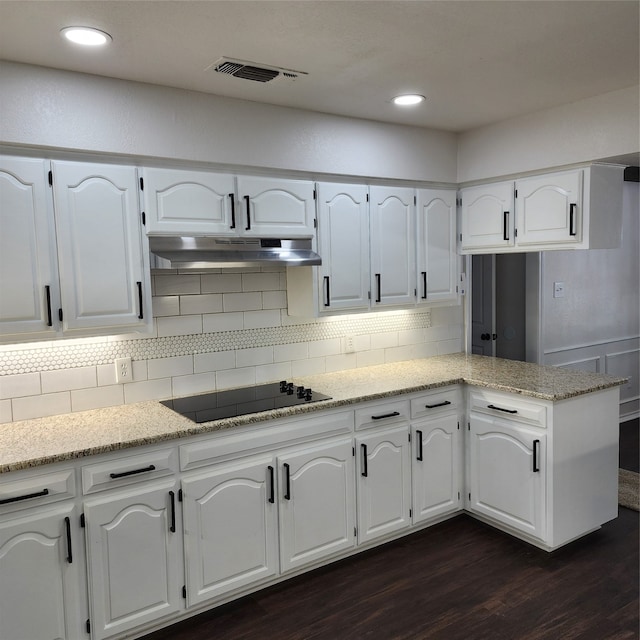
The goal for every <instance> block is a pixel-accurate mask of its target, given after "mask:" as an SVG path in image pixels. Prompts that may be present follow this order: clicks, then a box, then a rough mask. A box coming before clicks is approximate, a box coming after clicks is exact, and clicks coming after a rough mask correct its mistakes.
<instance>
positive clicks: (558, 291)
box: [553, 282, 564, 298]
mask: <svg viewBox="0 0 640 640" xmlns="http://www.w3.org/2000/svg"><path fill="white" fill-rule="evenodd" d="M553 297H554V298H564V282H554V283H553Z"/></svg>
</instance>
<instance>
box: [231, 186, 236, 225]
mask: <svg viewBox="0 0 640 640" xmlns="http://www.w3.org/2000/svg"><path fill="white" fill-rule="evenodd" d="M229 200H231V226H230V227H229V228H230V229H235V228H236V198H235V195H234V194H233V193H230V194H229Z"/></svg>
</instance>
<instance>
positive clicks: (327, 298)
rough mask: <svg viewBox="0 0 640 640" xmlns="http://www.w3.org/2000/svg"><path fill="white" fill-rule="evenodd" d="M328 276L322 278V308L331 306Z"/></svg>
mask: <svg viewBox="0 0 640 640" xmlns="http://www.w3.org/2000/svg"><path fill="white" fill-rule="evenodd" d="M329 286H330V285H329V276H325V277H324V306H325V307H330V306H331V289H330V288H329Z"/></svg>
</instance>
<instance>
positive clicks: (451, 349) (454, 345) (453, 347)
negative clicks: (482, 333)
mask: <svg viewBox="0 0 640 640" xmlns="http://www.w3.org/2000/svg"><path fill="white" fill-rule="evenodd" d="M437 348H438V355H440V356H443V355H445V354H448V353H460V352H461V351H464V349H463V348H462V339H461V338H455V339H453V340H442V341H441V342H438V345H437Z"/></svg>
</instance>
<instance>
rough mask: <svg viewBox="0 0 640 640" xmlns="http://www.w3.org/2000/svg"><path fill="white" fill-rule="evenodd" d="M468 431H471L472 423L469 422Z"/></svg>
mask: <svg viewBox="0 0 640 640" xmlns="http://www.w3.org/2000/svg"><path fill="white" fill-rule="evenodd" d="M467 431H471V423H470V422H467Z"/></svg>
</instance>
